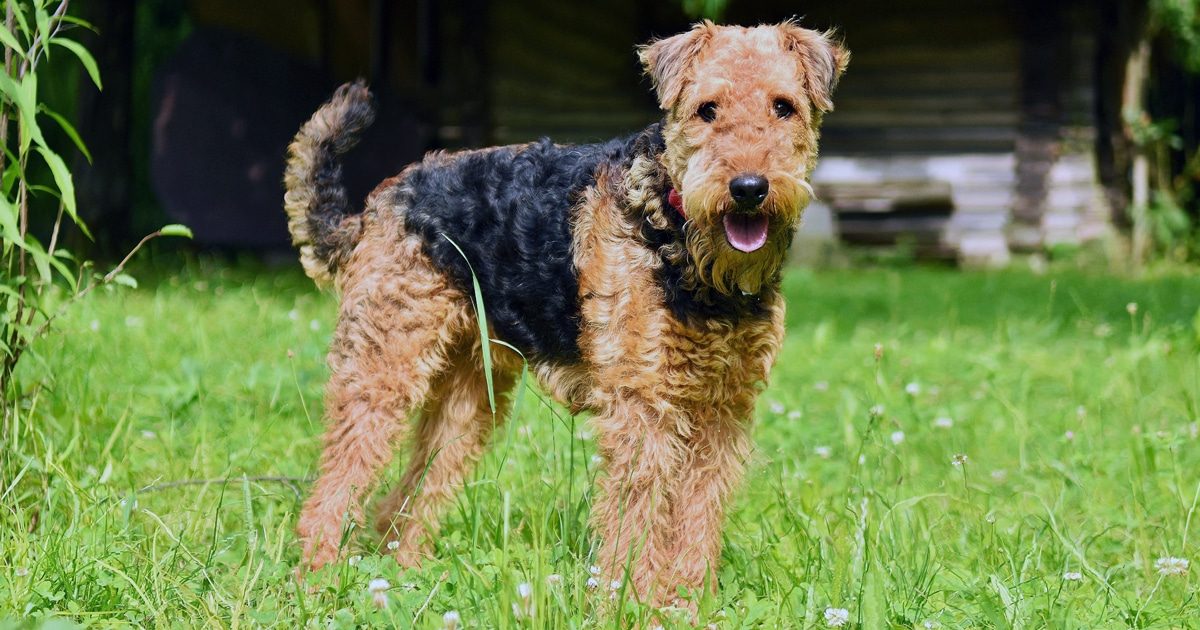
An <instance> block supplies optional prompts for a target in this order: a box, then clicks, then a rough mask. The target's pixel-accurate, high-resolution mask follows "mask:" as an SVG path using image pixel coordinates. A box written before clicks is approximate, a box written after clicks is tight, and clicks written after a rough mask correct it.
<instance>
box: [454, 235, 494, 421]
mask: <svg viewBox="0 0 1200 630" xmlns="http://www.w3.org/2000/svg"><path fill="white" fill-rule="evenodd" d="M442 238H444V239H446V240H447V241H450V244H451V245H453V246H454V249H457V250H458V254H459V255H460V256H462V257H463V260H465V261H467V269H468V270H469V271H470V272H471V285H472V286H473V287H474V290H475V319H476V320H477V321H478V322H479V347H480V349H481V350H482V352H483V378H484V380H486V381H487V393H488V407H490V408H491V410H492V415H493V416H494V415H496V390H495V387H494V386H493V385H492V343H491V339H490V338H489V337H488V329H487V328H488V327H487V312H486V311H485V310H484V308H483V289H481V288H480V287H479V278H476V277H475V268H474V267H472V266H471V259H469V258H467V255H466V254H465V253H464V252H463V250H462V248H461V247H459V246H458V243H455V242H454V239H452V238H450V237H449V236H446V235H445V234H442Z"/></svg>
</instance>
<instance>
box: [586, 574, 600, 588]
mask: <svg viewBox="0 0 1200 630" xmlns="http://www.w3.org/2000/svg"><path fill="white" fill-rule="evenodd" d="M599 586H600V580H597V579H596V578H594V577H590V578H588V579H587V587H588V588H589V589H590V590H593V591H594V590H596V589H597V588H598V587H599Z"/></svg>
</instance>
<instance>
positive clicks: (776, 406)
mask: <svg viewBox="0 0 1200 630" xmlns="http://www.w3.org/2000/svg"><path fill="white" fill-rule="evenodd" d="M769 407H770V409H771V413H773V414H782V413H783V412H785V411H787V407H784V406H783V403H781V402H779V401H778V400H772V401H771V404H770V405H769Z"/></svg>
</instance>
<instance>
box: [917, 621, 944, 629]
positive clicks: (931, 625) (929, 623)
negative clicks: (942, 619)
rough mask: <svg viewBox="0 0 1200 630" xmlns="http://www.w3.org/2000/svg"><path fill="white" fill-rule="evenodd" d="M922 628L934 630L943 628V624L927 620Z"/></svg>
mask: <svg viewBox="0 0 1200 630" xmlns="http://www.w3.org/2000/svg"><path fill="white" fill-rule="evenodd" d="M921 627H923V628H925V630H933V629H934V628H940V627H942V624H940V623H938V622H936V621H934V620H932V619H926V620H925V623H923V624H921Z"/></svg>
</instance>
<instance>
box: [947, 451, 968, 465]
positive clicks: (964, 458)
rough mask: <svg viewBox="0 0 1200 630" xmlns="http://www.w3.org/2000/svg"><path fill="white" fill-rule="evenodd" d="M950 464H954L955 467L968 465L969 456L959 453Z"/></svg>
mask: <svg viewBox="0 0 1200 630" xmlns="http://www.w3.org/2000/svg"><path fill="white" fill-rule="evenodd" d="M950 463H951V464H954V465H955V466H962V465H963V464H965V463H967V456H966V455H964V454H962V453H959V454H957V455H955V456H954V457H951V458H950Z"/></svg>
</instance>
